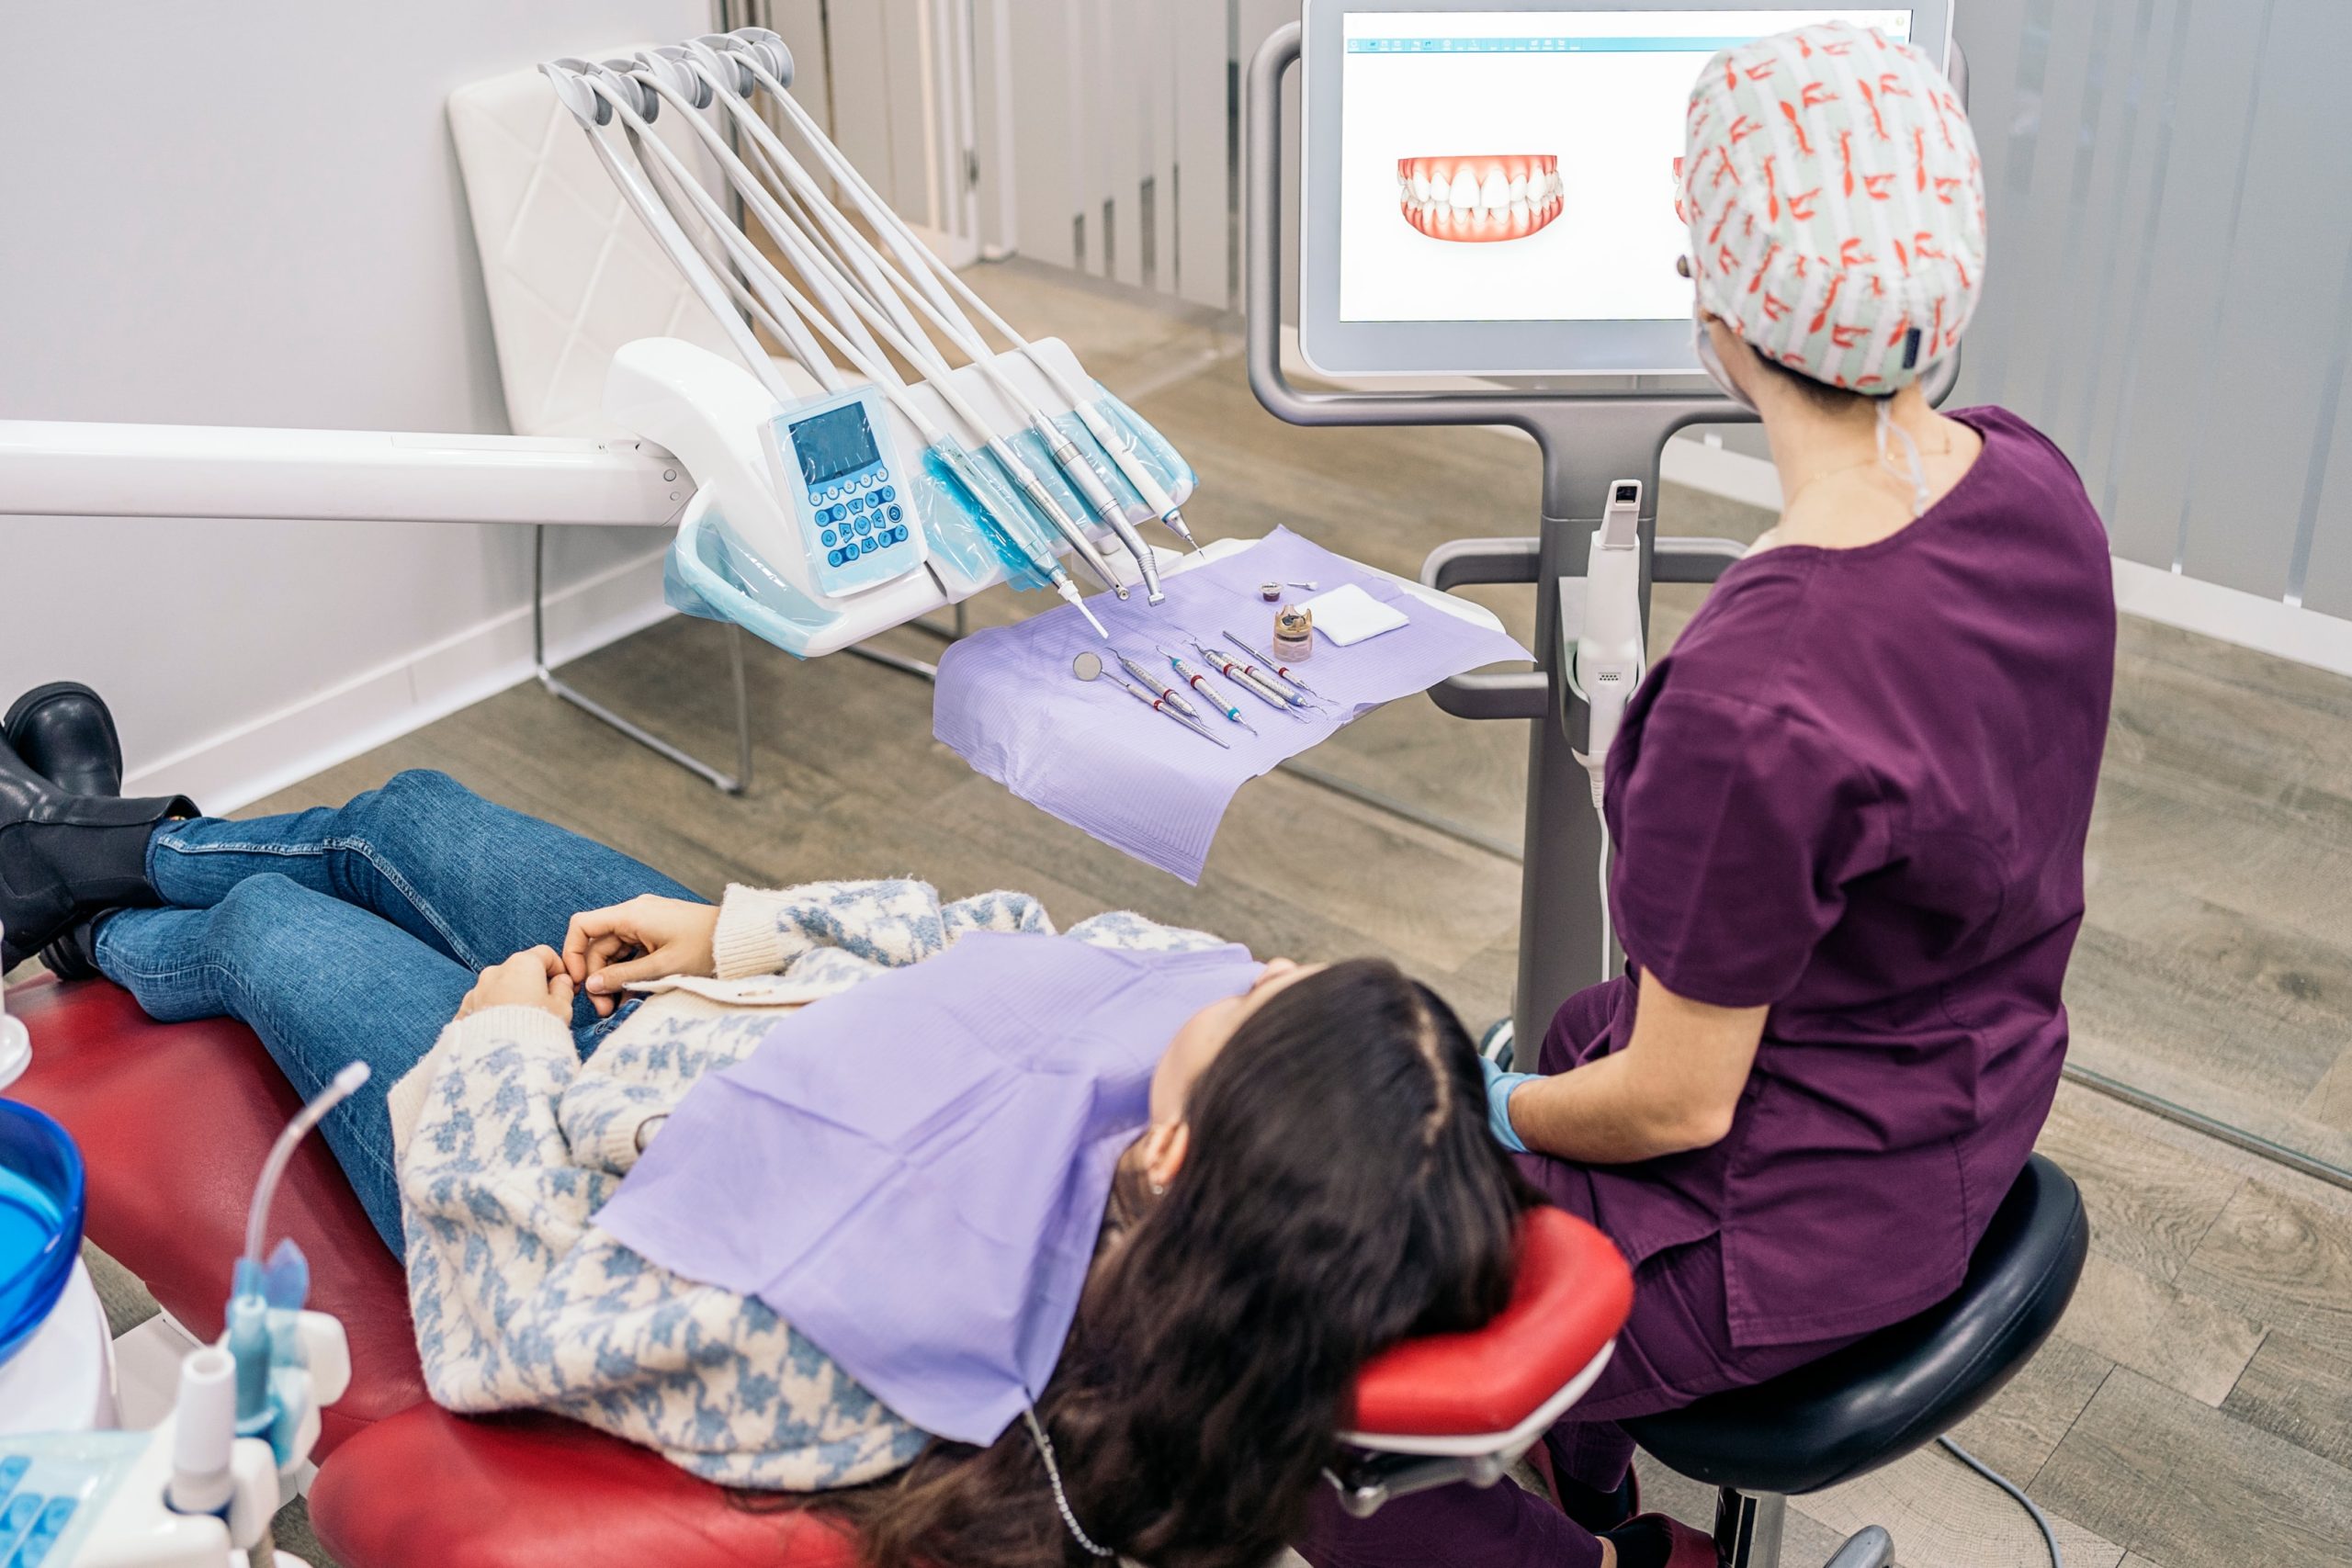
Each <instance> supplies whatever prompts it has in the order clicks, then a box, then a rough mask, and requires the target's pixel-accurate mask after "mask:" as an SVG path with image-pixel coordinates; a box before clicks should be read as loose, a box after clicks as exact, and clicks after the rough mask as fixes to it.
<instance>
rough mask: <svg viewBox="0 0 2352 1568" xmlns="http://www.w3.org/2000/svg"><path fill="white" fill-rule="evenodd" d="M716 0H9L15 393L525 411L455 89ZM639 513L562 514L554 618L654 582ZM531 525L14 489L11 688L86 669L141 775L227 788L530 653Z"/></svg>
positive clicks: (357, 740) (632, 613) (8, 640)
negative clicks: (509, 358)
mask: <svg viewBox="0 0 2352 1568" xmlns="http://www.w3.org/2000/svg"><path fill="white" fill-rule="evenodd" d="M713 25H714V21H713V6H711V4H710V3H709V0H566V3H565V4H563V5H561V6H553V5H528V6H525V5H482V4H480V3H479V0H402V3H401V4H400V5H397V6H395V5H376V6H342V5H319V4H315V3H314V0H308V3H306V0H177V3H175V4H173V5H169V6H138V7H133V8H130V9H129V10H125V9H123V8H121V7H105V6H100V7H93V6H88V5H86V4H80V3H76V0H10V3H9V4H8V5H7V6H6V7H5V8H0V56H5V57H6V58H7V59H9V60H11V61H13V62H17V64H18V65H19V66H20V67H28V66H30V65H31V64H32V62H40V64H39V66H38V67H37V68H27V69H19V70H17V71H16V72H14V73H12V79H11V83H10V85H9V89H8V91H7V92H6V93H5V94H0V147H6V149H7V150H8V151H7V155H6V159H5V160H0V418H21V419H85V420H121V421H139V422H164V423H205V424H288V425H309V426H325V427H336V428H347V429H389V430H429V431H487V432H499V431H503V430H504V429H505V428H506V423H505V415H504V412H503V403H502V401H501V397H500V392H499V385H498V370H497V361H496V357H495V355H494V353H493V350H492V341H491V330H490V321H489V317H488V314H487V312H486V310H485V307H484V304H483V299H482V289H481V278H480V276H479V268H478V264H477V262H476V260H475V254H474V242H473V236H472V232H471V230H470V228H469V224H468V221H467V217H466V206H465V194H464V190H463V188H462V186H461V184H460V182H459V178H458V166H457V161H456V157H455V155H454V153H453V152H452V151H451V147H450V141H449V133H448V127H447V119H446V118H445V115H444V111H443V106H444V102H445V100H446V99H447V96H448V94H449V92H450V90H451V89H452V88H454V87H457V86H458V85H462V84H464V83H467V82H469V81H474V80H477V79H480V78H481V77H485V76H491V75H495V74H498V73H503V72H507V71H512V70H515V69H517V68H518V67H523V66H527V65H530V64H532V63H534V62H537V61H540V60H543V59H548V58H551V57H553V56H556V55H561V54H575V53H588V52H591V51H602V50H605V49H606V48H609V47H611V46H615V45H618V44H622V43H627V42H639V41H651V40H660V41H668V40H672V39H679V38H683V37H685V36H688V35H692V34H695V33H700V32H705V31H707V30H709V29H710V28H711V27H712V26H713ZM665 537H666V536H665V535H663V534H662V533H660V532H652V533H648V532H645V531H640V530H633V529H632V530H615V531H605V530H594V531H589V530H582V531H575V532H571V533H567V534H560V535H559V536H556V538H555V540H554V542H553V543H552V544H551V546H550V552H549V553H550V560H551V562H552V563H553V564H554V565H555V567H556V570H557V578H556V581H557V582H558V583H559V584H560V588H561V591H562V592H563V595H564V602H563V604H562V608H561V610H560V612H559V613H558V614H557V615H555V616H554V617H553V618H552V619H551V627H552V628H553V629H554V630H555V631H556V633H557V635H558V640H559V645H560V647H561V646H563V645H569V646H570V647H571V648H573V649H579V648H584V647H587V646H593V645H594V643H596V642H600V641H603V640H605V639H606V638H608V637H611V636H614V635H617V634H618V633H620V632H622V631H626V630H628V629H630V628H632V627H634V626H639V625H642V624H643V623H644V622H645V621H646V620H647V619H649V618H650V617H651V616H653V615H658V614H659V613H660V608H661V604H660V577H659V568H658V564H657V563H656V562H655V561H654V560H653V559H652V558H654V557H656V556H657V555H658V551H659V549H660V547H661V545H662V541H663V539H664V538H665ZM529 545H530V534H529V531H528V530H527V529H523V528H513V527H508V528H496V527H467V526H456V527H450V526H429V525H303V524H297V523H226V522H164V521H145V522H125V521H113V520H90V519H76V520H65V519H59V520H54V521H51V520H35V519H19V518H6V517H0V685H6V687H7V690H6V692H0V703H5V702H6V700H7V699H8V698H9V697H12V696H13V695H14V694H15V693H16V692H17V691H18V690H21V689H23V688H25V687H28V686H30V685H32V684H34V683H36V682H41V681H45V680H53V679H59V678H72V679H78V680H83V681H86V682H90V683H91V684H93V685H95V686H96V687H97V688H98V689H99V690H100V691H102V692H104V693H105V694H107V696H108V698H109V699H110V700H111V701H112V702H113V703H114V705H115V707H116V710H117V712H118V715H119V718H120V720H121V725H122V730H123V741H124V748H125V750H126V752H127V754H128V757H129V761H130V768H131V770H132V773H133V774H134V775H135V778H137V779H144V780H146V781H147V782H150V783H153V784H157V785H164V784H168V785H169V786H170V787H172V788H185V789H187V790H189V791H190V792H191V793H195V794H197V795H198V798H199V799H200V800H203V801H205V803H206V804H208V805H213V804H216V803H218V804H221V805H228V804H234V803H236V802H237V801H239V800H242V799H244V798H249V797H250V796H251V795H253V794H255V793H258V792H260V791H261V790H264V789H266V788H269V787H274V785H275V784H277V783H278V782H281V781H282V780H285V779H289V778H292V777H297V776H300V774H301V773H306V772H308V771H310V770H311V768H312V767H314V766H316V765H319V764H321V763H322V762H324V761H328V760H331V759H333V758H334V757H337V756H341V755H347V754H348V753H349V752H351V751H353V750H358V749H360V748H362V747H364V746H366V745H369V744H373V743H374V742H375V741H376V740H378V739H381V738H383V737H385V736H387V735H389V734H391V733H396V732H398V731H399V730H401V729H403V728H409V727H411V726H413V724H415V723H419V722H422V721H423V720H424V718H426V717H429V716H433V715H434V714H435V713H437V712H440V711H446V710H447V708H449V707H452V706H456V705H460V704H462V703H463V702H466V701H469V700H472V699H473V698H474V697H477V696H479V695H481V694H485V693H486V692H488V691H491V690H495V689H496V688H497V687H499V686H502V685H504V684H507V683H510V682H512V681H514V680H516V679H519V678H521V677H522V676H523V674H524V673H525V672H526V664H525V660H526V657H527V650H528V646H529V643H528V638H529V626H528V620H527V604H528V594H529V586H530V557H529Z"/></svg>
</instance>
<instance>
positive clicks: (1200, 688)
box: [1159, 648, 1258, 735]
mask: <svg viewBox="0 0 2352 1568" xmlns="http://www.w3.org/2000/svg"><path fill="white" fill-rule="evenodd" d="M1159 652H1160V656H1161V657H1162V658H1164V659H1166V660H1168V668H1170V670H1173V671H1176V674H1177V677H1178V679H1180V680H1182V682H1184V683H1185V684H1186V685H1188V686H1190V687H1192V688H1193V690H1194V691H1196V692H1198V693H1200V694H1201V695H1203V696H1204V697H1206V698H1207V699H1208V701H1209V705H1210V706H1211V707H1214V708H1215V709H1216V711H1217V712H1219V713H1221V714H1223V715H1225V716H1226V717H1227V718H1229V719H1231V720H1232V721H1233V722H1234V723H1236V724H1238V725H1239V726H1240V727H1241V728H1244V729H1247V730H1249V731H1250V734H1252V735H1255V734H1257V733H1258V731H1257V728H1256V727H1255V726H1253V725H1252V724H1250V721H1249V720H1248V719H1245V718H1243V717H1242V716H1241V710H1240V709H1239V708H1238V707H1236V706H1234V705H1232V704H1231V703H1229V702H1227V701H1226V700H1225V698H1224V697H1222V696H1220V695H1218V694H1217V690H1216V687H1215V686H1212V685H1210V684H1209V681H1208V677H1207V676H1205V675H1204V674H1202V673H1201V672H1200V671H1197V670H1195V669H1193V667H1192V666H1191V665H1189V664H1187V663H1185V662H1184V660H1182V657H1180V656H1179V655H1176V654H1173V653H1170V652H1169V651H1168V650H1167V649H1164V648H1163V649H1160V650H1159Z"/></svg>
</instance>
